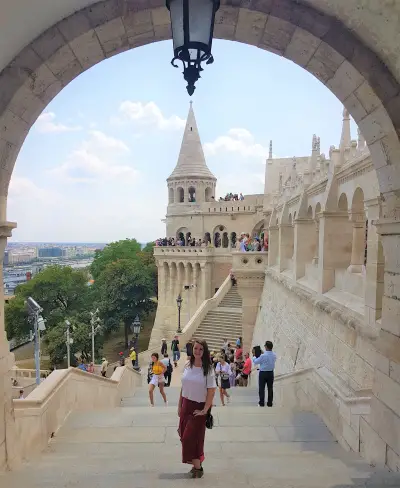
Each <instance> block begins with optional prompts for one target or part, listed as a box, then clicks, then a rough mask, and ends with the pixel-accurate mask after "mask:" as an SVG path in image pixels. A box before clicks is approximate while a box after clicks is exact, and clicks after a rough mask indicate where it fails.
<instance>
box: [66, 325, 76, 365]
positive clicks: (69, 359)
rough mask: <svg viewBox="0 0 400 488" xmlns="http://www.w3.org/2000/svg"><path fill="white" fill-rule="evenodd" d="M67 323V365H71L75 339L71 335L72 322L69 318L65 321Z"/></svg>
mask: <svg viewBox="0 0 400 488" xmlns="http://www.w3.org/2000/svg"><path fill="white" fill-rule="evenodd" d="M65 325H66V326H67V331H66V333H65V335H66V336H67V340H66V344H67V367H68V368H70V367H71V344H73V343H74V340H73V339H72V337H71V330H70V327H71V322H70V321H69V320H66V321H65Z"/></svg>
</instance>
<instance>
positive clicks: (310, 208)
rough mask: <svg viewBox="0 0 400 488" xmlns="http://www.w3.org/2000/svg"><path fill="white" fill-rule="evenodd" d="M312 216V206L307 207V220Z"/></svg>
mask: <svg viewBox="0 0 400 488" xmlns="http://www.w3.org/2000/svg"><path fill="white" fill-rule="evenodd" d="M312 216H313V209H312V205H309V207H308V209H307V218H308V219H312Z"/></svg>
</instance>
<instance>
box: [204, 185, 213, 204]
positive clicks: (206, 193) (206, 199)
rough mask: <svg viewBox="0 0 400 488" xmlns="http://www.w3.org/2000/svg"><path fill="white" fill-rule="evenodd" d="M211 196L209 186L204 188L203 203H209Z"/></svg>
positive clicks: (211, 192)
mask: <svg viewBox="0 0 400 488" xmlns="http://www.w3.org/2000/svg"><path fill="white" fill-rule="evenodd" d="M212 196H213V191H212V188H210V187H209V186H208V187H207V188H206V191H205V201H206V202H211V197H212Z"/></svg>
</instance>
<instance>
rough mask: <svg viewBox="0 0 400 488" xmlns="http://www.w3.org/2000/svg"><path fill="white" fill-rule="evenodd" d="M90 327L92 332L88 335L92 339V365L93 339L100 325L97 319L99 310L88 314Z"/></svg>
mask: <svg viewBox="0 0 400 488" xmlns="http://www.w3.org/2000/svg"><path fill="white" fill-rule="evenodd" d="M90 325H91V327H92V332H91V333H90V337H91V338H92V362H93V364H94V337H95V335H96V334H97V332H99V330H100V329H101V325H100V318H99V309H96V311H95V312H90Z"/></svg>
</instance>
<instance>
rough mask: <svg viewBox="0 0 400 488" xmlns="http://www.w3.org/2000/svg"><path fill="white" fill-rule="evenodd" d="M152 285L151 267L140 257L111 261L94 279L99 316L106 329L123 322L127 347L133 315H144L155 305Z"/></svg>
mask: <svg viewBox="0 0 400 488" xmlns="http://www.w3.org/2000/svg"><path fill="white" fill-rule="evenodd" d="M153 285H154V284H153V277H152V273H151V270H150V268H149V267H148V266H146V265H145V264H144V262H143V261H142V260H141V259H120V260H118V261H115V262H112V263H110V264H108V265H107V266H106V268H105V269H104V270H103V272H102V273H101V275H100V276H99V278H98V280H96V282H95V285H94V286H95V288H96V290H97V293H98V305H99V309H100V316H101V317H102V318H103V320H104V323H105V325H106V327H107V329H108V330H110V329H115V328H117V327H118V326H119V325H120V324H121V323H123V324H124V328H125V347H126V348H127V347H128V333H129V328H130V325H131V324H132V322H133V320H134V318H135V316H136V315H137V314H138V315H139V316H140V317H141V318H143V317H144V316H146V315H147V314H148V313H149V312H150V311H152V310H154V308H155V303H154V301H153V300H152V297H153V296H154V295H153V293H154V286H153Z"/></svg>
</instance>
